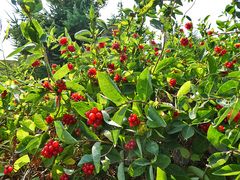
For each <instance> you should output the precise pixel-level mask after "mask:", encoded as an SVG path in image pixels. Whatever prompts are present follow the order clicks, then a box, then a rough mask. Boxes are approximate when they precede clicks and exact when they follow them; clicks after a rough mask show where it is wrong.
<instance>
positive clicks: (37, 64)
mask: <svg viewBox="0 0 240 180" xmlns="http://www.w3.org/2000/svg"><path fill="white" fill-rule="evenodd" d="M40 65H41V61H40V60H36V61H34V62H33V63H32V67H39V66H40Z"/></svg>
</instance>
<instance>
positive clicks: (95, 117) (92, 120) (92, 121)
mask: <svg viewBox="0 0 240 180" xmlns="http://www.w3.org/2000/svg"><path fill="white" fill-rule="evenodd" d="M85 115H86V117H87V118H88V120H87V124H88V125H91V126H93V127H94V128H97V127H99V126H101V125H102V122H103V115H102V112H101V111H99V110H98V109H97V108H96V107H94V108H92V109H91V110H89V111H87V112H86V113H85Z"/></svg>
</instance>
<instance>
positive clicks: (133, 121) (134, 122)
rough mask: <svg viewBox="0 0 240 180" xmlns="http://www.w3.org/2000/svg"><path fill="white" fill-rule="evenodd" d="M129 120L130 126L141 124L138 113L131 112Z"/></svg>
mask: <svg viewBox="0 0 240 180" xmlns="http://www.w3.org/2000/svg"><path fill="white" fill-rule="evenodd" d="M128 122H129V126H130V127H135V126H138V125H139V124H140V120H139V119H138V117H137V115H136V114H131V115H130V117H129V118H128Z"/></svg>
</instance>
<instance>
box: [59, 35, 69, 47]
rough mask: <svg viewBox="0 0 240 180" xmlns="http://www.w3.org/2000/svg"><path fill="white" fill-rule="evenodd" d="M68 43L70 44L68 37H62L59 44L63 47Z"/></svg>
mask: <svg viewBox="0 0 240 180" xmlns="http://www.w3.org/2000/svg"><path fill="white" fill-rule="evenodd" d="M67 43H68V39H67V37H61V38H60V39H59V44H60V45H61V46H63V45H66V44H67Z"/></svg>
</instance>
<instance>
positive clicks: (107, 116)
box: [102, 110, 122, 128]
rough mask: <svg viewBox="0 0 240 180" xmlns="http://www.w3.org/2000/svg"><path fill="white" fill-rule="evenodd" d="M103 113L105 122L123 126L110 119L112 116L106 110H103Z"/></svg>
mask: <svg viewBox="0 0 240 180" xmlns="http://www.w3.org/2000/svg"><path fill="white" fill-rule="evenodd" d="M102 115H103V120H104V122H105V123H107V124H108V125H110V126H115V127H119V128H122V126H121V125H119V124H118V123H116V122H115V121H112V120H110V116H109V114H108V113H107V112H106V111H104V110H102Z"/></svg>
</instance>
